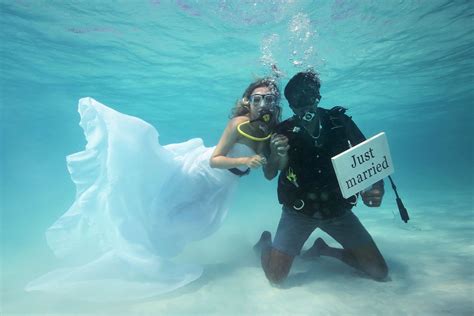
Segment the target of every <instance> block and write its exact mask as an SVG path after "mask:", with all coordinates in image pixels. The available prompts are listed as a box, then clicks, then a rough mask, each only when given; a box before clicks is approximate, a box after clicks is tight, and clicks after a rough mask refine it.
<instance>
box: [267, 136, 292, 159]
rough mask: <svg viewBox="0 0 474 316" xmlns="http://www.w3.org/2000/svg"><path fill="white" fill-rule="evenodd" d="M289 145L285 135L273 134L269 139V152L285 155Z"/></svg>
mask: <svg viewBox="0 0 474 316" xmlns="http://www.w3.org/2000/svg"><path fill="white" fill-rule="evenodd" d="M289 149H290V145H288V138H287V137H286V136H285V135H281V134H273V135H272V137H271V139H270V150H271V153H272V154H273V153H276V154H277V155H279V156H282V157H283V156H286V154H287V153H288V150H289Z"/></svg>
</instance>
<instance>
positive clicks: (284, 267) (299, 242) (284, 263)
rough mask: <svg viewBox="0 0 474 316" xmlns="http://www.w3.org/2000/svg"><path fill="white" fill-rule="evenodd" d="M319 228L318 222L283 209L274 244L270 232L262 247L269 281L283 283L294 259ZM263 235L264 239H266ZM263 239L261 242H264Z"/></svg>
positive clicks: (265, 270) (263, 261) (262, 259)
mask: <svg viewBox="0 0 474 316" xmlns="http://www.w3.org/2000/svg"><path fill="white" fill-rule="evenodd" d="M316 227H317V222H316V221H314V220H313V219H311V218H309V217H306V216H305V215H302V214H300V213H297V212H296V211H293V210H291V209H285V207H284V208H283V212H282V215H281V218H280V223H279V224H278V228H277V232H276V234H275V239H274V241H273V243H272V242H271V236H270V237H269V238H268V236H269V235H270V234H269V233H268V232H267V233H266V234H265V233H264V234H265V236H267V238H265V242H261V243H260V242H259V244H260V245H261V251H262V256H261V262H262V268H263V271H264V272H265V276H266V277H267V279H268V280H269V281H270V282H271V283H273V284H279V283H282V282H283V281H284V280H285V279H286V277H287V276H288V274H289V272H290V268H291V265H292V264H293V260H294V258H295V257H296V256H297V255H299V253H300V251H301V248H302V247H303V245H304V243H305V242H306V240H307V239H308V237H309V235H311V233H312V232H313V231H314V229H315V228H316ZM264 234H262V238H263V237H264ZM262 238H261V239H260V240H262Z"/></svg>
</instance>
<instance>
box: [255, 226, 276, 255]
mask: <svg viewBox="0 0 474 316" xmlns="http://www.w3.org/2000/svg"><path fill="white" fill-rule="evenodd" d="M271 244H272V234H270V232H269V231H264V232H263V233H262V235H261V236H260V240H259V241H258V242H257V243H256V244H255V246H253V251H255V253H257V254H258V255H260V253H261V252H262V248H263V247H264V246H266V245H269V246H270V245H271Z"/></svg>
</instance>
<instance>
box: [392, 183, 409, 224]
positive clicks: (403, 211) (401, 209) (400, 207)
mask: <svg viewBox="0 0 474 316" xmlns="http://www.w3.org/2000/svg"><path fill="white" fill-rule="evenodd" d="M388 179H389V180H390V183H391V184H392V189H393V191H394V192H395V196H396V197H397V199H396V201H397V206H398V211H399V212H400V217H401V218H402V220H403V221H404V222H405V223H407V222H408V220H409V219H410V217H409V216H408V211H407V209H406V208H405V205H403V202H402V199H400V197H399V196H398V192H397V187H396V186H395V183H394V182H393V180H392V177H391V176H388Z"/></svg>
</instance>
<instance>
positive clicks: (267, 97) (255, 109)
mask: <svg viewBox="0 0 474 316" xmlns="http://www.w3.org/2000/svg"><path fill="white" fill-rule="evenodd" d="M249 99H250V100H249V101H250V115H249V116H250V120H255V119H257V118H262V117H264V116H262V115H264V114H265V113H267V114H269V115H270V116H269V117H268V119H269V120H270V121H262V120H258V121H257V122H255V125H256V127H257V128H258V129H260V130H262V131H265V132H267V129H268V128H269V125H270V124H271V121H273V120H272V116H274V115H276V114H275V110H276V108H277V96H276V95H275V93H274V92H273V91H272V90H271V89H270V88H268V87H258V88H256V89H255V90H253V91H252V94H251V95H250V98H249Z"/></svg>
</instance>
